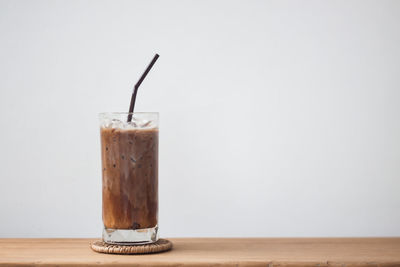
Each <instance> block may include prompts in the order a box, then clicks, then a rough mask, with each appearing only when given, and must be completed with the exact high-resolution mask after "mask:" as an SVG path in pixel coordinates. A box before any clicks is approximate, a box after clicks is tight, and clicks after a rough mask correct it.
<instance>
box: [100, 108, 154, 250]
mask: <svg viewBox="0 0 400 267" xmlns="http://www.w3.org/2000/svg"><path fill="white" fill-rule="evenodd" d="M127 116H128V113H108V114H101V115H100V124H101V126H100V136H101V159H102V173H103V179H102V180H103V185H102V190H103V223H104V231H103V240H104V241H105V242H107V243H115V244H119V243H124V244H145V243H152V242H155V241H157V239H158V233H157V231H158V222H157V219H158V114H157V113H134V114H133V116H132V120H131V121H130V122H128V121H127Z"/></svg>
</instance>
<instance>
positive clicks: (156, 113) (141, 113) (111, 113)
mask: <svg viewBox="0 0 400 267" xmlns="http://www.w3.org/2000/svg"><path fill="white" fill-rule="evenodd" d="M135 114H140V115H144V114H152V115H159V114H160V113H159V112H153V111H150V112H142V111H141V112H118V111H117V112H100V113H99V116H103V115H135Z"/></svg>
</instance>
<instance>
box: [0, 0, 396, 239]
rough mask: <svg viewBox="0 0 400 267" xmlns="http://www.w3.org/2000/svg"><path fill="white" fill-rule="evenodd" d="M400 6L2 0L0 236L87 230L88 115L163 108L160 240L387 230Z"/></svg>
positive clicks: (94, 165)
mask: <svg viewBox="0 0 400 267" xmlns="http://www.w3.org/2000/svg"><path fill="white" fill-rule="evenodd" d="M399 14H400V2H399V1H232V0H223V1H221V0H219V1H215V0H212V1H174V0H169V1H11V0H10V1H8V0H1V1H0V125H1V126H0V127H1V128H0V130H1V131H0V237H95V236H100V233H101V227H102V222H101V169H100V168H101V166H100V142H99V129H98V120H97V114H98V113H99V112H102V111H126V110H127V109H128V106H129V99H130V94H131V90H132V86H133V84H134V83H135V82H136V80H137V79H138V78H139V76H140V74H141V73H142V71H143V70H144V68H145V67H146V65H147V64H148V62H149V61H150V60H151V58H152V57H153V55H154V53H155V52H158V53H159V54H160V55H161V57H160V59H159V61H158V62H157V63H156V65H155V67H154V69H153V70H152V72H151V73H150V74H149V76H148V78H147V79H146V80H145V82H144V83H143V84H142V87H141V88H140V90H139V94H138V100H137V106H136V108H137V109H136V110H137V111H159V112H160V116H161V129H160V130H161V132H160V138H161V139H160V149H161V150H160V177H159V179H160V229H161V235H162V236H169V237H175V236H232V237H233V236H251V237H254V236H392V235H397V236H399V235H400V182H399V179H400V164H399V163H400V107H399V106H400V16H399Z"/></svg>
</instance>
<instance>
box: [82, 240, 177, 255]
mask: <svg viewBox="0 0 400 267" xmlns="http://www.w3.org/2000/svg"><path fill="white" fill-rule="evenodd" d="M90 247H91V248H92V249H93V250H94V251H96V252H100V253H107V254H147V253H159V252H164V251H167V250H170V249H171V248H172V243H171V241H169V240H167V239H159V240H158V241H157V242H155V243H152V244H145V245H133V246H127V245H113V244H107V243H104V242H103V241H95V242H93V243H91V244H90Z"/></svg>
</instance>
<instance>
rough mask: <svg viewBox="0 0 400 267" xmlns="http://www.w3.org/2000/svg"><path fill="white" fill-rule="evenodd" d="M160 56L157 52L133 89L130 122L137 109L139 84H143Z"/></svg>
mask: <svg viewBox="0 0 400 267" xmlns="http://www.w3.org/2000/svg"><path fill="white" fill-rule="evenodd" d="M159 57H160V56H159V55H158V54H155V55H154V57H153V59H152V60H151V62H150V64H149V65H148V66H147V68H146V70H145V71H144V72H143V74H142V76H141V77H140V79H139V81H138V82H137V83H136V84H135V87H134V88H135V89H134V90H133V93H132V97H131V104H130V106H129V114H128V122H130V121H131V120H132V113H133V110H134V109H135V102H136V94H137V91H138V89H139V86H140V85H141V84H142V82H143V80H144V78H146V76H147V73H149V71H150V70H151V68H152V67H153V65H154V63H156V61H157V59H158V58H159Z"/></svg>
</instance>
